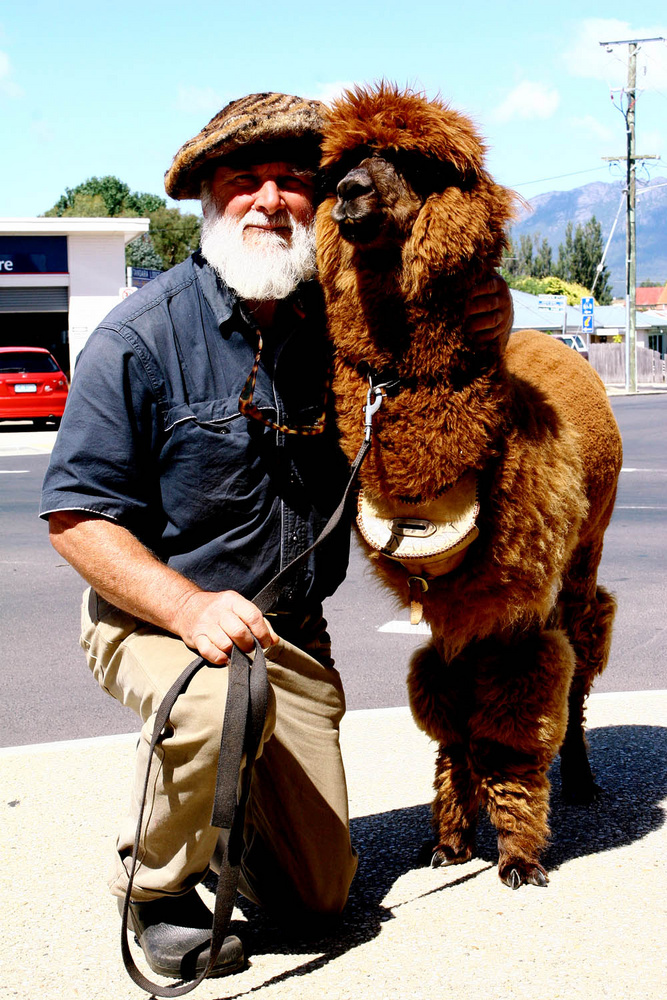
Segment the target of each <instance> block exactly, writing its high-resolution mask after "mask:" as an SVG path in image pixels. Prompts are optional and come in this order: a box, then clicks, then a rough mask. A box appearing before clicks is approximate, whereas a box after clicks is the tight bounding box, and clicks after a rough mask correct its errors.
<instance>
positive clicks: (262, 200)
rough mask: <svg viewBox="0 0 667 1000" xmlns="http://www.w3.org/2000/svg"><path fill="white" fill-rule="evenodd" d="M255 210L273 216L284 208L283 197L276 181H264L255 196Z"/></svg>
mask: <svg viewBox="0 0 667 1000" xmlns="http://www.w3.org/2000/svg"><path fill="white" fill-rule="evenodd" d="M254 207H255V208H258V209H260V210H263V211H264V212H267V213H268V214H269V215H273V213H274V212H277V211H279V210H280V209H281V208H282V207H283V196H282V194H281V191H280V188H279V187H278V185H277V184H276V182H275V181H274V180H267V181H264V183H263V184H262V186H261V188H260V189H259V191H258V192H257V194H256V195H255V205H254Z"/></svg>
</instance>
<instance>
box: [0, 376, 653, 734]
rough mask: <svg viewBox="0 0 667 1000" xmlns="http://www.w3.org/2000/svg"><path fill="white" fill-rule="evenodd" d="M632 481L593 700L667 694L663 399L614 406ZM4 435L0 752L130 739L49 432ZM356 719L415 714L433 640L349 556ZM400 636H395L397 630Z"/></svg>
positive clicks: (612, 540) (7, 430)
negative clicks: (93, 635) (52, 486)
mask: <svg viewBox="0 0 667 1000" xmlns="http://www.w3.org/2000/svg"><path fill="white" fill-rule="evenodd" d="M612 405H613V408H614V412H615V414H616V418H617V420H618V422H619V426H620V428H621V432H622V435H623V441H624V451H625V458H624V470H623V473H622V475H621V482H620V487H619V494H618V500H617V506H616V511H615V514H614V518H613V520H612V524H611V526H610V529H609V531H608V534H607V540H606V546H605V552H604V556H603V560H602V566H601V570H600V582H601V583H603V584H605V585H606V586H608V587H609V588H610V589H611V590H613V591H614V592H615V594H616V596H617V598H618V603H619V612H618V616H617V619H616V628H615V634H614V644H613V648H612V655H611V660H610V663H609V666H608V668H607V670H606V672H605V674H604V675H603V676H602V677H601V678H600V679H599V681H598V683H597V685H596V689H595V690H596V691H631V690H650V689H654V690H656V689H667V663H666V658H665V641H664V640H665V608H666V607H667V601H666V600H665V596H666V591H667V587H666V586H665V566H666V565H667V530H666V529H667V489H666V487H667V437H666V435H665V429H666V428H667V394H664V395H660V394H655V395H640V396H635V397H626V396H618V397H614V398H613V399H612ZM27 429H28V428H27V427H25V426H24V427H18V426H13V427H12V426H10V425H2V424H0V684H1V686H2V691H3V697H2V702H1V704H0V745H2V746H13V745H23V744H30V743H38V742H48V741H54V740H67V739H76V738H82V737H90V736H101V735H108V734H113V733H122V732H134V731H135V730H136V729H137V721H136V719H135V717H134V715H133V714H132V713H131V712H129V711H128V710H126V709H124V708H123V707H122V706H120V705H118V704H116V702H114V701H113V699H111V698H109V697H107V696H105V695H103V694H102V692H101V691H100V690H99V689H98V687H97V685H96V684H95V683H94V682H93V681H92V679H91V677H90V675H89V673H88V670H87V667H86V665H85V661H84V659H83V654H82V653H81V651H80V650H79V648H78V643H77V639H78V608H79V602H80V595H81V591H82V588H83V583H82V581H81V580H80V578H79V577H78V575H77V574H76V573H75V571H74V570H73V569H72V568H71V567H70V566H68V565H67V564H66V563H64V562H63V560H62V559H61V558H60V557H59V556H58V555H57V553H55V551H54V550H53V549H52V548H51V546H50V545H49V542H48V537H47V526H46V524H45V523H44V522H41V521H39V520H38V519H37V516H36V512H37V507H38V499H39V491H40V487H41V481H42V477H43V475H44V471H45V469H46V465H47V462H48V455H46V454H37V453H28V454H25V453H24V452H25V445H24V442H25V441H27V442H28V445H27V447H28V449H30V448H32V449H33V451H35V452H36V451H37V450H38V449H39V448H43V447H44V443H45V442H47V443H48V441H49V440H50V439H49V436H48V432H46V434H44V432H41V433H40V432H33V433H32V434H30V435H26V434H25V431H26V430H27ZM325 614H326V616H327V618H328V619H329V624H330V630H331V633H332V637H333V641H334V648H335V653H336V657H337V663H338V666H339V668H340V670H341V673H342V675H343V678H344V682H345V690H346V694H347V702H348V708H350V709H358V708H382V707H390V706H400V705H405V704H407V696H406V691H405V674H406V664H407V660H408V658H409V655H410V653H411V651H412V650H413V649H414V648H416V646H418V645H419V644H420V642H423V641H424V635H423V634H420V633H419V632H417V634H415V631H414V630H410V626H409V625H408V623H407V615H406V613H405V612H404V611H402V610H401V611H399V610H398V609H397V608H396V607H395V605H394V603H393V600H392V598H391V597H390V596H389V595H388V594H387V593H385V592H383V591H382V589H381V588H380V587H379V585H378V584H377V583H376V582H375V581H374V579H373V577H372V575H371V573H370V571H369V568H368V565H367V563H366V561H365V559H364V557H363V556H362V554H361V553H360V551H359V550H358V549H357V548H356V546H355V547H353V554H352V561H351V565H350V570H349V573H348V577H347V580H346V581H345V583H344V584H343V586H342V587H341V588H340V589H339V591H338V592H337V593H336V594H335V595H334V597H332V598H330V599H329V601H328V602H327V605H326V608H325ZM397 630H398V631H397Z"/></svg>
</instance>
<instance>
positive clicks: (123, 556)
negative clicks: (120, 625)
mask: <svg viewBox="0 0 667 1000" xmlns="http://www.w3.org/2000/svg"><path fill="white" fill-rule="evenodd" d="M49 534H50V538H51V543H52V545H53V547H54V548H55V549H56V551H57V552H59V553H60V555H61V556H63V558H65V559H66V560H67V561H68V562H69V563H70V564H71V565H72V566H73V567H74V568H75V569H76V571H77V572H78V573H79V574H80V575H81V576H82V577H83V578H84V580H86V581H87V582H88V583H89V584H90V585H91V586H92V587H93V588H94V590H96V591H97V593H98V594H99V595H100V596H101V597H103V598H104V599H105V600H106V601H109V602H110V603H111V604H114V605H115V606H116V607H118V608H120V609H121V610H122V611H127V612H128V613H129V614H131V615H133V616H134V617H135V618H140V619H141V620H142V621H145V622H148V623H149V624H151V625H157V626H159V627H160V628H164V629H166V630H167V631H169V632H174V633H175V634H180V633H179V629H178V624H177V622H178V617H179V613H180V612H181V610H182V608H183V606H184V605H185V604H186V603H187V601H188V599H189V598H190V597H191V596H192V595H193V594H197V593H201V592H202V591H201V588H200V587H198V586H197V585H196V584H194V583H192V582H191V581H190V580H187V579H186V578H185V577H184V576H181V574H180V573H177V572H176V571H175V570H173V569H170V567H169V566H165V564H164V563H162V562H160V560H159V559H157V558H156V556H154V555H153V553H152V552H150V551H149V550H148V549H147V548H146V547H145V546H144V545H142V544H141V542H140V541H139V540H138V539H137V538H135V536H134V535H133V534H132V533H131V532H129V531H128V530H127V529H126V528H123V527H121V526H120V525H119V524H115V523H113V522H112V521H107V520H105V519H103V518H85V519H82V518H81V517H80V516H79V515H77V514H76V512H73V511H71V512H70V511H63V512H62V513H55V514H51V516H50V518H49Z"/></svg>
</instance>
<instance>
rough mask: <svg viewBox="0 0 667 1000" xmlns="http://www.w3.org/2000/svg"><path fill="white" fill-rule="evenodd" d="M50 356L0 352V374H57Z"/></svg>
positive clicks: (55, 365) (56, 368) (56, 366)
mask: <svg viewBox="0 0 667 1000" xmlns="http://www.w3.org/2000/svg"><path fill="white" fill-rule="evenodd" d="M58 371H60V369H59V368H58V365H57V364H56V363H55V361H54V360H53V358H52V357H51V355H50V354H42V353H41V352H38V351H0V372H58Z"/></svg>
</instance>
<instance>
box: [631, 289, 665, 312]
mask: <svg viewBox="0 0 667 1000" xmlns="http://www.w3.org/2000/svg"><path fill="white" fill-rule="evenodd" d="M663 296H664V297H663ZM635 301H636V303H637V308H638V309H642V308H643V309H650V308H651V306H657V305H658V303H660V302H667V285H649V286H647V287H644V288H641V287H640V288H637V291H636V299H635Z"/></svg>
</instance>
